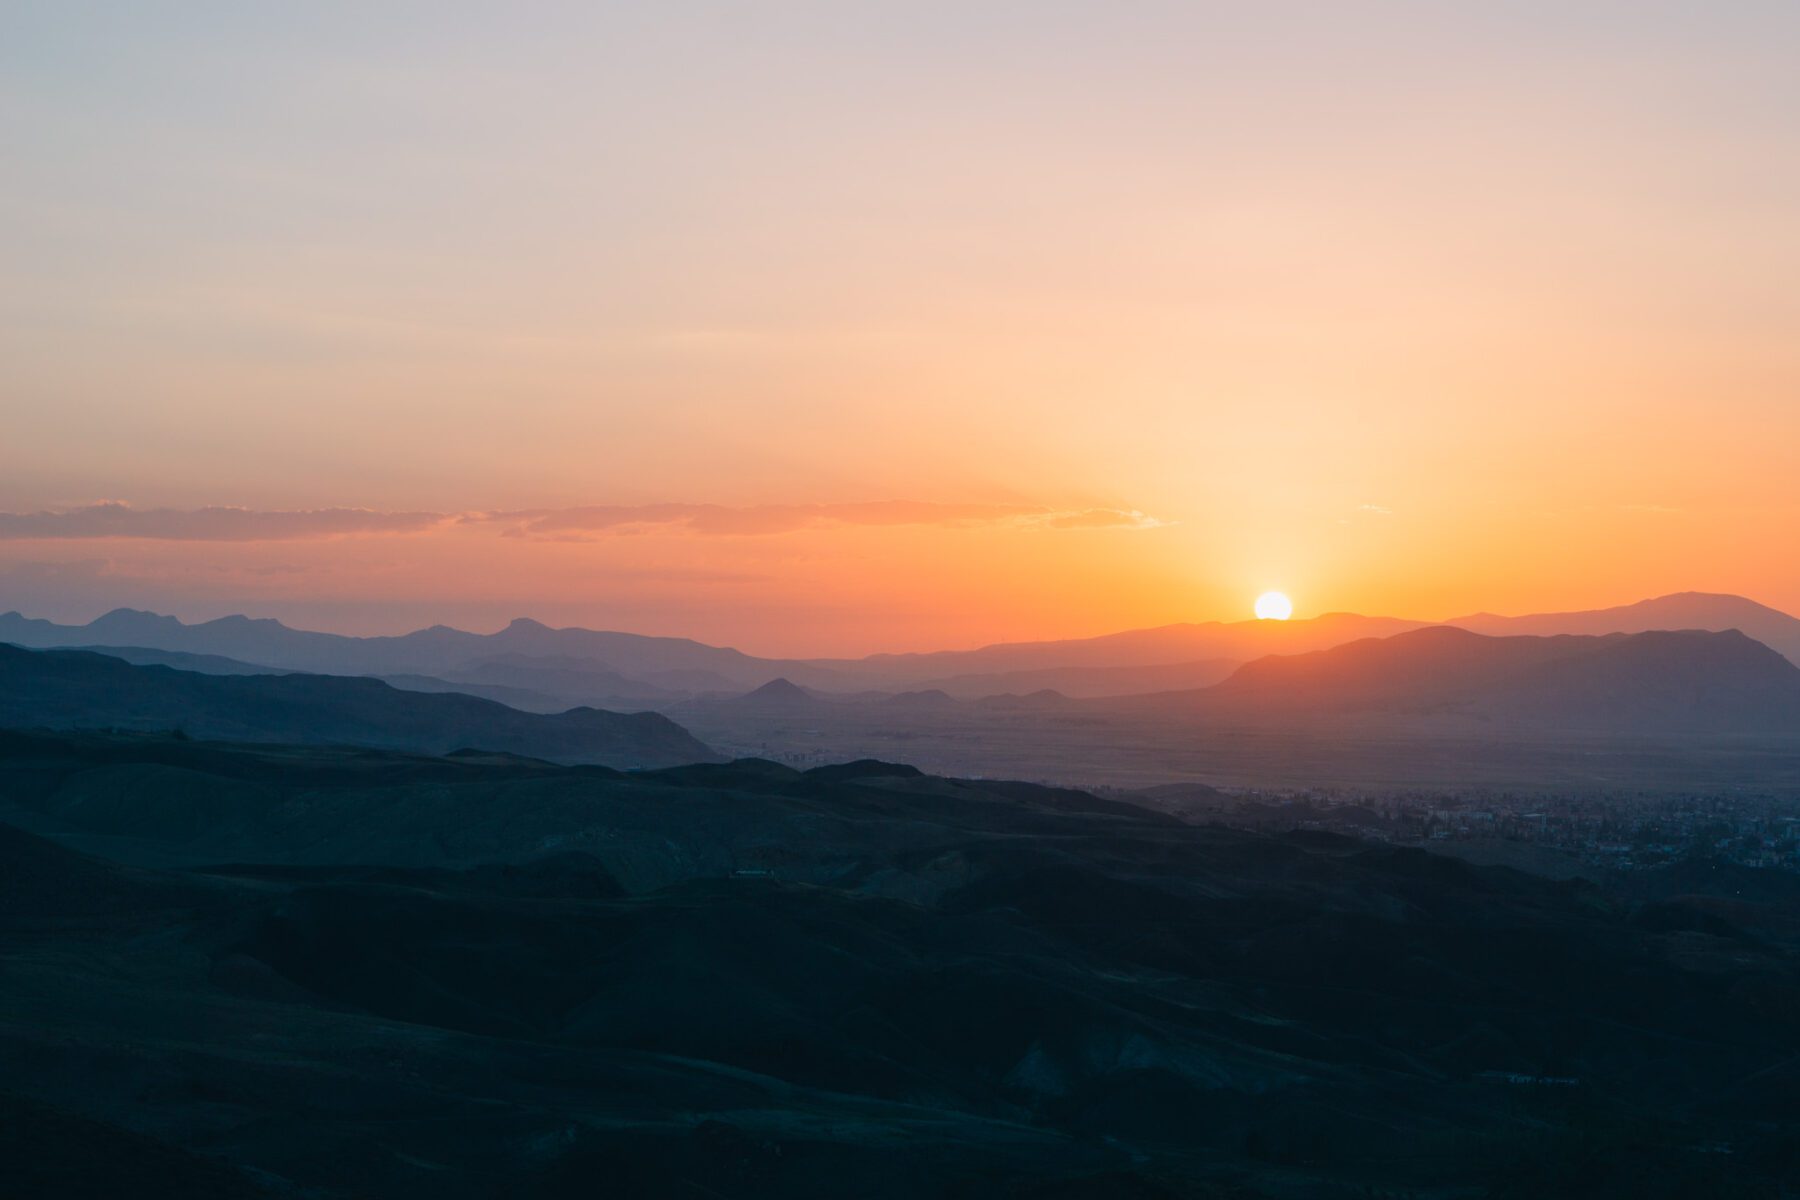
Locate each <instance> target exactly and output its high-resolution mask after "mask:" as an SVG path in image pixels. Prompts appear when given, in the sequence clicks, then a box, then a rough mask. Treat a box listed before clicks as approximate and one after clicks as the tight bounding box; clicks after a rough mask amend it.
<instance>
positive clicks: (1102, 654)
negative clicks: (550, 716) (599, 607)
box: [0, 592, 1800, 710]
mask: <svg viewBox="0 0 1800 1200" xmlns="http://www.w3.org/2000/svg"><path fill="white" fill-rule="evenodd" d="M1429 624H1431V623H1429V622H1423V621H1413V620H1405V619H1401V618H1391V617H1365V616H1359V615H1356V614H1352V613H1332V614H1327V615H1325V616H1321V617H1315V618H1310V619H1304V620H1293V621H1236V622H1219V621H1214V622H1207V623H1201V624H1177V625H1167V626H1161V627H1158V628H1154V629H1138V630H1127V631H1124V632H1120V633H1112V634H1106V635H1102V636H1099V637H1092V638H1077V639H1070V640H1064V641H1040V642H1001V643H996V644H994V645H990V646H985V647H981V648H978V649H974V650H948V651H937V652H931V653H919V654H876V655H870V656H868V657H866V658H860V659H846V658H837V659H832V658H816V659H774V658H759V657H757V656H754V655H750V654H746V653H743V652H742V651H739V650H735V649H731V648H729V647H720V646H710V645H707V644H705V643H702V642H698V641H694V640H692V639H688V638H672V637H652V636H647V635H642V634H633V633H620V632H612V631H600V630H589V629H580V628H565V629H553V628H551V627H549V626H547V625H544V624H542V623H540V622H537V621H533V620H529V619H525V618H520V619H518V620H515V621H513V622H512V623H511V624H509V625H508V626H506V627H505V628H504V629H501V630H499V631H497V632H495V633H491V634H477V633H468V632H465V631H462V630H458V629H451V628H449V627H447V626H443V625H434V626H432V627H430V628H427V629H421V630H417V631H415V632H412V633H408V634H403V635H399V636H391V637H366V638H364V637H349V636H345V635H340V634H331V633H318V632H311V631H306V630H297V629H292V628H290V627H288V626H286V625H284V624H282V623H281V622H279V621H275V620H271V619H267V618H260V619H252V618H249V617H244V616H231V617H222V618H219V619H217V620H213V621H205V622H200V623H197V624H192V625H190V624H185V623H183V622H181V621H179V620H177V619H176V618H174V617H170V616H163V615H159V614H156V613H148V612H141V611H138V610H134V609H116V610H114V611H113V612H110V613H108V614H106V615H105V616H103V617H100V618H98V619H97V620H95V621H93V622H90V623H89V624H87V625H58V624H54V623H52V622H50V621H44V620H34V619H31V618H27V617H24V616H22V615H20V614H19V613H16V612H11V613H6V614H4V615H0V642H12V643H15V644H18V645H23V646H30V647H34V648H39V649H47V648H68V647H77V646H86V647H93V648H96V649H101V648H105V647H121V648H134V649H135V652H136V654H137V656H138V658H139V660H140V661H145V660H147V656H148V655H149V654H151V653H152V652H155V653H162V654H171V655H208V656H213V657H216V658H223V659H231V660H236V661H237V662H240V663H243V664H246V665H248V666H260V667H262V668H265V669H270V670H279V671H308V672H317V673H326V674H339V675H373V676H377V677H384V678H395V679H402V680H405V681H406V685H407V686H415V685H416V686H420V687H422V688H434V687H436V686H437V683H436V681H442V682H443V683H445V684H448V685H450V686H452V687H457V688H460V689H466V690H468V691H470V692H471V693H477V694H486V695H490V696H494V697H496V698H501V699H507V698H509V697H510V698H512V699H514V700H517V701H518V702H519V703H522V704H527V705H529V706H530V707H533V708H536V709H540V710H550V709H554V708H555V707H556V706H557V705H559V704H561V705H568V706H574V705H580V704H588V705H595V706H600V707H645V708H658V709H668V708H671V707H673V706H677V705H679V704H681V703H682V702H684V701H686V700H688V699H692V698H694V697H696V696H704V695H707V694H718V695H733V694H741V693H743V692H745V691H748V690H753V689H755V688H758V687H761V686H763V685H764V684H767V683H770V682H772V681H774V680H776V679H786V680H789V681H790V682H792V683H794V684H795V685H797V686H799V687H802V688H807V689H811V690H813V691H816V692H819V693H831V694H835V695H840V696H846V695H851V694H855V693H859V692H873V691H882V692H889V693H893V692H907V691H931V690H939V691H943V692H945V693H947V694H949V695H950V696H952V697H954V698H956V699H960V700H974V699H980V698H982V697H985V696H989V695H996V694H1002V693H1009V692H1010V693H1016V694H1020V695H1024V694H1029V693H1032V692H1036V691H1040V690H1044V689H1051V690H1055V691H1059V692H1061V693H1063V694H1065V695H1068V696H1072V697H1077V698H1087V697H1106V696H1125V695H1133V694H1141V693H1149V692H1160V691H1169V690H1182V689H1187V688H1197V687H1205V686H1208V685H1210V684H1212V683H1215V682H1218V681H1220V680H1223V679H1225V678H1226V677H1228V676H1229V675H1230V673H1231V672H1232V671H1233V670H1234V669H1236V668H1237V667H1238V666H1239V665H1241V664H1243V663H1246V662H1250V661H1253V660H1255V659H1259V658H1262V657H1265V656H1267V655H1270V654H1279V655H1294V654H1303V653H1309V652H1312V651H1316V650H1325V649H1329V648H1331V647H1333V646H1338V645H1344V644H1346V643H1350V642H1355V641H1359V640H1362V639H1366V638H1380V637H1392V636H1394V635H1396V634H1401V633H1405V632H1408V631H1411V630H1415V629H1421V628H1425V627H1427V626H1428V625H1429ZM1443 624H1445V625H1449V626H1455V627H1458V628H1463V629H1467V630H1470V631H1472V632H1476V633H1484V634H1496V635H1498V634H1529V635H1534V636H1550V635H1557V634H1580V635H1600V634H1607V633H1640V632H1647V631H1650V630H1655V629H1669V630H1675V629H1699V630H1710V631H1715V632H1716V631H1723V630H1726V629H1739V630H1741V631H1742V632H1744V633H1745V634H1746V635H1748V636H1749V637H1751V638H1753V639H1755V640H1757V641H1760V642H1762V643H1763V644H1765V645H1767V646H1769V647H1771V648H1772V649H1774V650H1776V651H1777V652H1779V653H1781V654H1783V655H1784V656H1786V657H1787V658H1788V659H1789V660H1790V661H1793V662H1800V619H1796V618H1794V617H1791V616H1789V615H1787V614H1785V613H1782V612H1779V611H1777V610H1775V609H1772V608H1769V607H1767V606H1765V605H1761V604H1757V603H1755V602H1754V601H1751V600H1747V599H1745V598H1743V597H1741V596H1729V595H1713V594H1707V593H1698V592H1685V593H1678V594H1675V595H1671V596H1663V597H1659V598H1656V599H1653V600H1646V601H1642V602H1640V603H1637V604H1631V605H1624V606H1620V607H1617V608H1610V609H1599V610H1594V611H1591V612H1573V613H1541V614H1534V615H1528V616H1520V617H1502V616H1496V615H1494V614H1491V613H1477V614H1472V615H1470V616H1466V617H1459V618H1456V619H1455V620H1453V621H1449V622H1444V623H1443ZM171 665H182V664H180V663H178V662H175V661H173V660H171ZM193 665H195V666H196V669H201V670H207V669H212V670H214V671H217V672H224V671H226V670H229V667H228V666H224V665H220V664H215V665H213V666H212V667H211V668H208V667H207V666H204V665H201V664H198V663H195V664H193ZM420 680H422V681H423V682H419V681H420Z"/></svg>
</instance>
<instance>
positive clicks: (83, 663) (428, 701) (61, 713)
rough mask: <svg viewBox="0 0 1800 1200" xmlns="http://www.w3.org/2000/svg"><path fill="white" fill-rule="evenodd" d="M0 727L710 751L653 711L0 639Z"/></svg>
mask: <svg viewBox="0 0 1800 1200" xmlns="http://www.w3.org/2000/svg"><path fill="white" fill-rule="evenodd" d="M0 725H4V726H7V727H11V728H46V729H68V728H90V729H91V728H100V727H118V728H125V729H160V730H169V729H176V728H179V729H181V730H182V731H184V732H185V733H187V734H189V735H191V736H195V737H207V738H224V739H231V740H239V741H268V742H341V743H346V744H354V745H367V746H387V747H395V748H400V749H409V750H420V751H425V752H428V753H444V752H447V751H450V750H454V749H457V748H459V747H463V746H480V747H483V748H485V749H492V750H503V751H510V752H514V753H518V754H526V755H532V756H535V757H539V758H545V759H551V760H554V761H558V762H596V763H607V764H611V765H616V766H663V765H669V764H673V763H680V762H691V761H695V760H698V759H706V758H712V757H714V755H713V753H712V751H711V750H710V749H709V748H708V747H706V746H705V745H704V744H702V743H701V742H699V741H698V740H696V739H695V738H694V737H692V736H691V735H690V734H688V732H687V731H686V730H684V729H682V728H681V727H680V726H679V725H677V724H675V723H674V722H673V721H671V720H669V719H668V718H667V717H664V716H661V715H660V714H657V713H633V714H622V713H614V712H605V711H601V710H598V709H591V708H576V709H571V710H569V711H567V712H563V713H558V714H553V715H551V714H539V713H526V712H520V711H519V710H517V709H512V708H508V707H506V706H505V705H502V704H499V703H496V702H494V701H492V700H484V699H480V698H478V697H474V696H466V695H459V694H442V695H430V694H425V693H421V692H409V691H402V690H399V689H396V688H394V687H391V686H389V685H388V684H386V683H382V682H381V681H379V680H375V679H360V678H346V677H341V676H331V675H307V674H289V675H203V674H199V673H196V672H192V671H178V670H174V669H171V668H168V667H161V666H145V667H139V666H133V665H131V664H129V663H127V662H125V661H123V660H122V659H118V658H113V657H111V656H108V655H104V654H94V653H89V652H85V651H73V650H41V651H33V650H22V649H19V648H17V647H13V646H4V645H0Z"/></svg>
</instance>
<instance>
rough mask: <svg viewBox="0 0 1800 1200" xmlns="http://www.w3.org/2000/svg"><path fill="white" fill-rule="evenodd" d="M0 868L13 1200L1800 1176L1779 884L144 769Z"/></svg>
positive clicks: (1000, 799)
mask: <svg viewBox="0 0 1800 1200" xmlns="http://www.w3.org/2000/svg"><path fill="white" fill-rule="evenodd" d="M0 823H3V824H0V959H3V961H4V963H5V970H4V971H0V1011H3V1012H4V1013H5V1015H6V1019H5V1020H4V1021H0V1078H4V1080H5V1088H4V1094H0V1117H3V1118H4V1121H3V1122H0V1124H4V1125H5V1126H6V1128H5V1131H4V1135H0V1169H3V1170H4V1172H5V1174H4V1178H5V1179H6V1180H7V1181H8V1182H9V1183H10V1184H11V1185H12V1188H11V1190H10V1191H9V1192H8V1194H9V1195H11V1194H20V1195H47V1196H49V1195H54V1196H66V1195H95V1196H102V1195H118V1194H121V1189H122V1190H123V1192H124V1193H125V1194H130V1195H133V1196H145V1197H150V1198H152V1200H162V1198H164V1197H167V1198H169V1200H174V1198H175V1197H180V1198H182V1200H188V1198H189V1197H194V1196H220V1197H227V1196H229V1197H237V1196H252V1195H261V1194H271V1195H277V1196H289V1197H292V1196H308V1197H314V1198H317V1200H339V1198H342V1200H349V1198H351V1197H369V1196H381V1197H390V1198H393V1200H409V1198H413V1197H418V1198H421V1200H423V1198H425V1197H431V1198H432V1200H439V1198H441V1197H458V1198H462V1200H486V1198H488V1197H506V1198H508V1200H573V1198H574V1197H578V1196H592V1195H597V1194H604V1195H624V1196H716V1197H731V1198H733V1200H773V1198H775V1197H782V1198H795V1197H797V1198H813V1200H827V1198H832V1197H840V1196H846V1195H854V1196H867V1197H879V1198H882V1200H911V1198H913V1197H932V1198H934V1200H936V1198H949V1200H976V1198H977V1197H991V1196H1007V1197H1013V1198H1015V1200H1053V1198H1058V1200H1114V1198H1119V1197H1123V1198H1127V1200H1130V1198H1136V1200H1226V1198H1227V1197H1229V1198H1232V1200H1294V1198H1296V1197H1339V1196H1368V1195H1387V1196H1398V1195H1412V1196H1421V1197H1423V1196H1445V1197H1449V1196H1459V1197H1460V1196H1487V1197H1494V1198H1495V1200H1500V1198H1503V1197H1515V1196H1516V1197H1524V1196H1533V1197H1562V1196H1570V1197H1574V1196H1579V1197H1581V1198H1582V1200H1627V1198H1629V1200H1643V1198H1644V1197H1646V1196H1652V1197H1666V1198H1668V1200H1674V1198H1675V1197H1686V1196H1745V1197H1759V1196H1775V1195H1778V1194H1780V1190H1781V1187H1782V1186H1783V1184H1785V1183H1789V1182H1792V1179H1793V1175H1794V1169H1795V1162H1794V1158H1793V1149H1792V1148H1793V1146H1794V1145H1795V1144H1796V1134H1797V1130H1800V1110H1797V1109H1796V1106H1795V1104H1794V1101H1793V1096H1794V1094H1795V1092H1794V1084H1795V1081H1796V1076H1795V1067H1794V1064H1795V1063H1796V1062H1797V1061H1800V1057H1797V1056H1800V1025H1797V1024H1796V1022H1795V1020H1794V1016H1793V1006H1792V1003H1791V1001H1792V997H1793V996H1794V995H1795V994H1796V988H1800V970H1797V968H1796V959H1795V957H1794V951H1795V944H1794V941H1793V938H1794V933H1793V931H1792V926H1791V923H1789V924H1786V925H1784V924H1782V923H1781V922H1779V921H1773V922H1772V921H1769V920H1767V919H1766V918H1767V917H1768V916H1769V915H1770V914H1776V913H1779V912H1780V911H1782V910H1783V909H1784V908H1786V907H1791V904H1792V888H1791V886H1790V887H1789V888H1787V889H1786V890H1782V889H1780V888H1777V887H1772V886H1771V885H1770V884H1763V885H1762V887H1761V890H1759V891H1758V892H1756V893H1755V894H1754V895H1738V894H1736V893H1737V891H1738V889H1739V888H1740V886H1741V885H1742V878H1741V875H1733V874H1730V873H1726V874H1720V875H1716V877H1715V873H1714V872H1710V871H1708V870H1705V869H1702V868H1704V867H1705V866H1706V865H1707V864H1703V863H1697V864H1693V866H1692V867H1690V868H1687V869H1683V870H1680V871H1675V872H1671V875H1672V878H1670V879H1668V880H1662V879H1660V878H1651V877H1650V876H1651V875H1653V874H1655V873H1641V874H1640V875H1639V876H1638V877H1636V878H1634V879H1632V880H1630V881H1629V884H1630V886H1629V890H1627V888H1626V887H1625V886H1624V885H1623V884H1622V883H1613V882H1602V883H1586V882H1582V881H1559V880H1554V879H1550V878H1545V877H1541V876H1536V875H1529V874H1524V873H1521V872H1518V871H1514V870H1510V869H1506V868H1499V867H1476V866H1471V865H1469V864H1466V863H1463V862H1459V861H1456V860H1453V859H1449V858H1444V857H1439V856H1436V855H1433V854H1429V853H1426V852H1425V851H1422V850H1418V849H1410V848H1406V849H1402V848H1396V847H1391V846H1383V845H1376V844H1371V843H1365V842H1359V841H1355V840H1351V839H1348V838H1344V837H1339V836H1334V835H1329V834H1321V833H1316V832H1295V833H1283V834H1259V833H1250V832H1244V831H1240V830H1233V829H1227V828H1223V827H1220V826H1216V825H1207V824H1188V823H1184V822H1182V821H1180V820H1177V819H1174V818H1173V817H1171V816H1169V815H1166V814H1164V813H1158V812H1152V811H1150V810H1148V809H1145V808H1142V807H1138V806H1135V805H1132V804H1127V803H1122V802H1119V801H1117V800H1109V799H1104V798H1100V797H1096V796H1093V795H1091V794H1087V793H1083V792H1079V791H1072V790H1068V789H1058V788H1048V787H1039V786H1032V785H1028V784H1020V783H1007V782H997V781H995V782H981V781H968V780H954V779H944V778H935V777H931V776H927V775H921V774H919V773H918V772H916V771H909V770H907V769H905V768H902V767H897V766H894V765H892V764H886V763H851V764H842V765H839V766H835V767H831V768H826V769H823V770H819V771H809V772H800V771H794V770H790V769H787V768H784V767H781V766H778V765H776V764H774V763H768V762H756V761H750V762H737V763H729V764H711V765H706V766H703V767H687V768H678V769H673V770H667V771H653V772H642V773H637V774H632V775H620V774H617V773H614V772H610V771H606V770H604V769H601V768H593V767H586V768H582V767H576V768H561V767H554V766H550V765H547V764H542V763H527V762H520V761H517V760H504V759H498V758H495V757H493V756H487V757H484V758H482V759H480V760H474V759H470V758H467V757H462V758H455V759H442V758H439V759H432V758H420V757H415V756H409V755H401V754H394V753H388V752H379V751H361V752H350V751H344V750H335V749H330V748H317V747H300V748H270V747H245V746H229V745H218V744H212V743H204V742H195V741H187V742H183V741H177V740H172V739H169V738H167V737H166V736H165V737H160V738H159V737H151V736H146V735H137V736H117V735H111V736H109V735H100V734H83V735H74V736H71V735H59V736H49V735H20V734H14V733H3V732H0ZM8 827H10V828H8ZM1751 874H1753V875H1754V874H1761V875H1776V874H1777V873H1776V872H1751ZM1782 878H1783V879H1785V880H1790V881H1791V876H1783V877H1782ZM1777 882H1779V881H1777ZM1696 894H1700V895H1703V896H1704V895H1711V896H1722V897H1724V898H1725V899H1726V900H1727V901H1728V903H1727V904H1718V903H1712V902H1710V901H1706V900H1702V901H1699V902H1696V901H1694V900H1693V899H1692V897H1693V896H1694V895H1696ZM1751 929H1754V930H1755V932H1754V933H1751V932H1750V930H1751ZM1544 1078H1548V1079H1551V1080H1553V1081H1554V1085H1543V1084H1538V1083H1535V1082H1534V1081H1536V1080H1539V1079H1544ZM15 1094H16V1095H20V1096H28V1097H30V1100H29V1102H28V1103H27V1104H26V1105H24V1106H21V1104H20V1103H19V1102H18V1101H16V1100H14V1099H12V1096H13V1095H15ZM1720 1147H1726V1148H1728V1149H1729V1150H1730V1153H1725V1152H1722V1151H1721V1150H1720ZM97 1156H98V1157H97ZM99 1160H104V1161H106V1162H110V1163H113V1164H115V1165H118V1164H124V1165H126V1166H128V1167H129V1168H130V1169H132V1170H135V1171H136V1172H137V1174H138V1177H137V1178H123V1179H122V1178H119V1177H118V1174H119V1172H118V1171H117V1170H115V1171H113V1172H112V1173H111V1177H105V1178H101V1177H96V1176H97V1175H99V1174H102V1173H99V1172H97V1171H96V1167H97V1166H98V1165H99ZM21 1181H23V1182H21ZM21 1187H23V1188H24V1189H25V1190H23V1191H21V1190H20V1188H21ZM82 1187H86V1188H87V1189H88V1190H87V1191H82V1190H80V1188H82Z"/></svg>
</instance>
